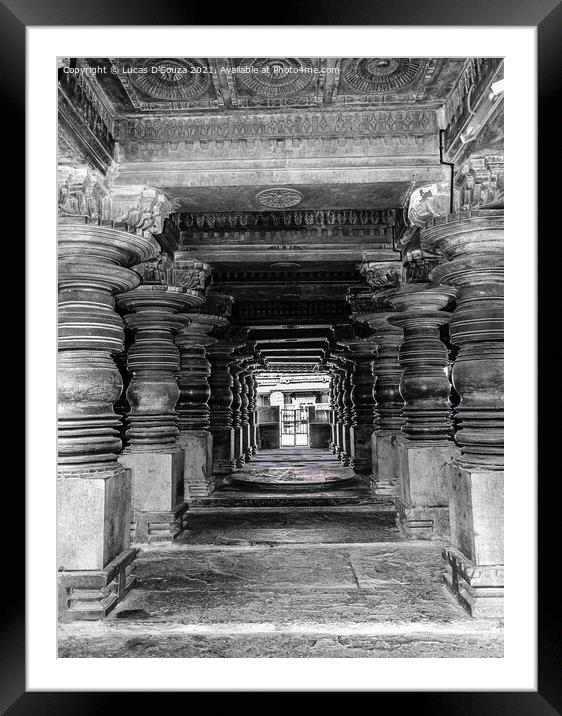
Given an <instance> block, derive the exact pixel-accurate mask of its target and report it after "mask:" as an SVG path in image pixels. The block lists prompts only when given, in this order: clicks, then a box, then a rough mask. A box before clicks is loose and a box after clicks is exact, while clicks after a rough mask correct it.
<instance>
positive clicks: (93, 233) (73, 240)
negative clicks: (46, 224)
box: [57, 217, 160, 266]
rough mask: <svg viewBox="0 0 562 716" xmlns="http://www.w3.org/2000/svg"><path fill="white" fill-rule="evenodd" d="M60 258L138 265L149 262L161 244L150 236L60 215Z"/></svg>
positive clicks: (158, 251) (58, 236) (58, 234)
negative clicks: (62, 217)
mask: <svg viewBox="0 0 562 716" xmlns="http://www.w3.org/2000/svg"><path fill="white" fill-rule="evenodd" d="M57 239H58V253H59V258H61V259H63V258H78V259H80V260H81V261H85V260H86V257H88V259H90V260H94V259H97V260H99V261H101V262H102V263H109V264H116V265H117V266H134V265H135V264H140V263H142V262H143V261H149V260H150V259H153V258H155V257H156V256H158V254H159V253H160V245H159V244H158V242H157V241H156V239H154V238H153V237H152V236H150V235H144V236H140V235H138V234H133V233H128V232H127V231H120V230H118V229H112V228H110V227H108V226H97V225H95V224H87V223H85V222H84V223H82V222H77V220H76V217H70V218H68V219H66V220H63V219H60V218H59V227H58V231H57Z"/></svg>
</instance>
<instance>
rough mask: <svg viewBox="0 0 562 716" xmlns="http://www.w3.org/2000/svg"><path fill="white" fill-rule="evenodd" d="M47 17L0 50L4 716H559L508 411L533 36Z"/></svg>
mask: <svg viewBox="0 0 562 716" xmlns="http://www.w3.org/2000/svg"><path fill="white" fill-rule="evenodd" d="M541 2H542V0H541ZM545 2H546V0H545ZM168 4H169V3H168V0H163V12H164V6H166V7H167V6H168ZM407 4H408V3H405V5H407ZM65 6H66V4H65ZM34 12H35V11H34ZM416 12H417V11H416ZM475 12H476V11H475ZM545 12H546V11H545ZM69 13H70V14H69V15H68V19H67V20H66V21H64V22H59V24H58V26H57V24H56V23H57V21H56V17H58V16H57V15H56V13H55V14H53V16H52V18H50V17H49V18H46V16H45V19H42V20H40V21H39V15H37V16H36V17H37V18H38V20H37V21H34V20H33V17H32V15H33V13H32V12H31V11H29V13H28V17H27V19H26V20H25V26H23V25H22V27H24V30H25V55H26V60H25V78H24V79H25V82H24V83H23V86H25V91H26V101H25V114H26V165H25V172H26V225H25V226H26V252H27V256H26V287H27V288H26V290H27V293H26V312H27V313H26V315H27V318H26V354H27V363H26V376H27V388H26V401H27V403H26V414H27V418H26V420H27V423H26V441H27V442H26V450H27V464H26V470H27V477H26V485H25V490H26V498H25V499H26V505H25V511H26V542H25V549H26V558H25V565H26V567H25V569H26V575H25V582H26V586H25V594H26V604H25V651H26V657H25V664H26V666H25V676H24V675H23V674H22V676H21V678H25V690H26V694H25V696H23V697H21V698H19V699H18V698H17V697H14V698H13V699H12V701H11V703H13V704H14V705H13V706H12V708H11V709H8V711H7V712H6V713H8V714H10V716H20V714H21V715H22V716H24V715H25V716H27V714H28V713H33V714H35V713H38V714H39V713H57V714H59V713H66V712H68V713H71V712H72V713H81V714H82V713H84V714H85V715H86V714H90V713H92V714H93V713H96V712H98V713H99V712H100V710H101V709H102V708H106V705H107V704H108V703H111V701H110V700H109V701H105V702H104V703H105V704H106V705H104V706H103V707H102V706H101V701H98V702H97V704H98V705H97V706H96V701H95V700H92V702H91V703H90V702H87V699H86V700H85V697H86V694H85V693H84V692H86V691H92V692H103V691H110V692H118V691H125V692H131V691H133V692H134V691H145V692H146V691H171V692H173V691H209V692H215V691H216V692H224V691H234V692H236V691H238V692H244V691H258V692H260V691H284V692H290V691H297V692H298V691H376V692H402V691H403V692H408V691H410V692H412V691H413V692H420V694H423V692H426V695H427V696H428V698H427V699H426V700H425V701H424V702H423V703H424V705H423V706H422V705H421V702H420V710H419V713H420V716H421V714H424V713H426V712H427V713H435V714H436V716H438V715H439V714H441V713H443V714H449V713H456V714H457V716H469V714H470V716H474V715H475V714H478V716H492V714H494V716H495V715H496V714H497V716H508V715H509V716H518V715H519V713H521V714H523V713H525V714H527V713H529V714H530V713H533V716H535V714H536V716H551V714H554V715H555V713H557V712H555V711H554V710H552V709H553V708H554V707H556V706H557V705H558V702H557V700H556V699H557V696H556V694H557V688H558V687H556V686H554V685H550V684H549V680H550V679H552V676H553V672H552V668H553V666H554V663H555V662H556V658H555V657H554V652H555V648H554V645H549V646H547V643H548V641H549V639H551V638H552V637H553V634H554V633H555V632H556V624H555V621H554V620H553V619H554V617H552V618H551V617H549V618H548V621H545V618H544V617H543V620H542V621H541V620H540V617H538V615H537V609H538V606H539V593H538V591H537V568H538V566H539V564H540V565H541V570H544V565H545V564H550V565H551V567H550V569H551V571H553V570H554V564H555V562H554V561H553V560H554V554H553V550H552V549H551V547H552V545H553V544H554V543H553V542H552V540H551V539H550V540H548V544H547V547H546V549H543V548H542V547H541V549H543V551H538V545H537V538H538V533H537V531H538V529H539V527H541V529H543V528H545V529H551V528H552V527H553V525H554V524H555V523H556V519H554V520H553V519H552V517H550V518H547V517H546V516H543V517H542V518H541V519H540V520H539V518H538V497H539V489H540V488H541V482H540V480H539V475H538V463H537V459H538V458H537V440H538V439H539V438H541V439H543V438H544V437H545V436H546V434H547V433H543V434H541V431H538V430H537V428H536V424H537V406H536V404H535V403H536V401H537V399H538V395H537V393H538V392H539V391H538V387H537V384H536V382H535V381H536V373H537V360H536V341H537V322H538V302H537V297H536V296H535V293H536V292H537V291H538V289H539V288H540V289H541V291H542V290H543V289H544V290H547V289H548V285H547V284H548V282H541V281H539V280H538V279H537V276H536V272H537V264H538V261H537V252H538V248H537V247H538V243H539V242H538V237H537V234H538V230H537V217H538V206H539V205H541V204H540V202H541V201H544V200H545V197H546V196H547V191H546V190H544V186H543V185H538V184H537V182H538V172H537V166H536V160H537V145H536V137H535V134H536V132H537V122H536V111H537V108H536V106H535V105H537V100H538V104H539V106H540V107H543V106H544V107H546V106H548V105H547V104H544V103H545V101H550V99H551V95H552V90H548V91H546V90H545V85H544V81H543V79H540V73H542V71H543V69H542V68H544V67H545V64H549V66H550V67H551V69H552V67H553V66H555V65H553V62H554V59H553V58H554V57H555V54H556V53H554V51H553V50H552V49H550V50H549V48H551V45H552V41H553V37H554V35H552V30H549V32H550V33H551V34H550V35H549V36H548V37H546V34H545V32H543V34H542V35H541V33H540V27H539V31H537V27H533V24H532V22H531V21H524V18H525V17H527V16H526V15H525V14H524V13H523V10H521V11H519V10H517V11H516V10H514V16H513V18H512V21H511V23H512V24H511V25H510V26H507V25H506V26H502V24H501V17H503V16H501V17H500V16H499V15H494V13H493V11H491V16H490V21H489V24H487V21H486V19H485V17H486V16H485V13H484V12H483V11H482V12H480V10H478V11H477V12H476V14H475V21H474V23H471V24H472V25H473V26H469V24H466V23H465V18H466V13H465V12H464V11H460V10H459V12H458V21H456V22H451V21H450V18H451V17H452V15H451V14H449V16H448V18H449V19H448V20H447V19H445V20H443V22H444V23H445V24H443V25H440V24H439V22H437V19H436V20H435V25H434V26H431V25H430V24H429V23H430V19H431V20H433V18H432V17H431V12H430V13H429V14H428V17H427V20H423V21H420V19H419V18H420V15H419V12H417V14H414V15H413V16H412V25H405V24H404V25H403V26H402V27H399V26H398V25H397V24H396V23H393V22H392V21H391V20H389V21H388V24H387V25H386V26H384V25H381V26H375V25H369V24H365V25H362V24H361V22H360V21H359V19H358V20H357V24H356V25H355V26H354V25H352V24H350V25H349V26H347V27H345V26H343V25H345V23H342V25H340V26H330V25H326V26H321V19H320V18H318V19H316V20H315V21H314V22H316V23H317V25H316V26H315V25H310V26H304V25H301V26H298V25H295V26H294V27H290V26H289V27H287V26H282V25H280V26H273V25H272V26H267V25H264V26H261V27H260V26H239V27H237V26H234V25H226V24H225V25H223V26H215V27H213V26H210V25H208V26H207V25H201V26H197V25H193V26H189V25H184V24H182V23H183V20H182V19H180V17H183V16H181V15H178V19H177V23H173V22H170V23H168V24H167V19H166V20H165V19H164V16H163V18H162V21H161V22H162V25H161V26H156V25H151V24H150V20H148V21H146V18H145V4H144V2H140V0H139V5H138V18H134V17H129V15H127V16H126V17H125V16H124V15H123V14H122V13H121V14H120V11H119V10H117V9H116V10H115V13H114V14H113V17H114V20H113V21H111V20H110V18H111V13H109V14H108V15H107V19H105V18H104V17H102V16H101V15H100V18H99V19H98V18H94V19H92V18H90V17H89V15H88V14H86V15H84V22H83V23H81V22H80V13H81V10H80V9H78V8H74V9H73V10H72V11H70V10H69ZM41 17H43V16H41ZM146 17H148V16H146ZM167 17H168V15H166V18H167ZM350 17H351V15H350ZM395 17H396V8H395V9H394V10H393V11H392V12H389V18H395ZM477 17H480V18H481V21H480V25H479V26H475V25H478V23H477V21H476V19H477ZM529 17H530V16H529ZM117 18H119V19H117ZM492 18H493V19H492ZM136 20H138V22H137V21H136ZM22 22H23V20H22ZM145 22H146V24H143V23H145ZM403 22H407V20H404V21H403ZM96 23H97V24H96ZM416 23H420V24H416ZM447 23H449V24H448V26H447ZM558 27H560V25H558ZM4 34H5V33H4V32H2V35H4ZM14 36H15V35H14ZM9 44H10V43H8V45H9ZM546 52H551V55H550V57H551V60H550V62H547V61H546V59H545V53H546ZM541 53H542V54H541ZM185 54H190V55H193V56H189V57H186V56H184V55H185ZM269 55H271V56H269ZM375 55H382V56H380V57H379V56H375ZM13 66H14V67H16V64H15V63H14V64H13ZM16 71H17V70H14V72H16ZM537 72H538V73H539V74H537ZM4 76H7V77H8V76H9V73H8V74H6V73H5V72H4ZM541 83H543V84H541ZM20 84H21V83H20ZM18 86H19V85H18ZM8 91H10V90H9V88H8ZM545 92H546V93H547V94H548V97H546V94H545ZM14 96H15V95H14ZM10 106H11V105H8V107H10ZM13 106H14V108H15V107H16V104H14V105H13ZM541 111H543V110H541ZM15 112H17V110H15ZM550 115H551V112H550V110H549V116H550ZM18 116H19V115H17V113H14V114H13V122H14V124H16V123H17V117H18ZM554 135H555V132H554V134H553V133H552V132H550V134H549V135H548V136H549V137H551V138H552V142H553V143H552V147H551V151H550V152H549V153H548V154H547V156H548V157H550V160H549V161H550V162H551V163H552V164H555V163H556V152H555V151H554V146H555V137H554ZM13 143H14V145H15V144H16V139H15V135H14V140H13ZM542 151H543V149H541V152H542ZM541 156H542V155H541ZM541 161H543V160H541ZM542 166H543V167H544V161H543V164H542ZM541 186H542V187H543V188H538V187H541ZM551 206H552V208H555V207H554V206H553V205H552V204H551ZM550 213H551V214H552V212H550ZM541 215H542V216H543V217H544V211H543V209H542V205H541ZM554 243H555V238H554V235H551V239H550V245H551V257H550V261H551V263H552V264H554V259H555V253H553V252H552V247H553V244H554ZM543 247H544V241H543ZM543 283H544V286H543V285H542V284H543ZM542 305H543V307H545V306H546V307H547V308H548V307H549V306H551V305H555V303H552V301H551V300H548V301H546V302H545V301H543V304H542ZM543 310H546V308H543ZM545 319H546V313H545V314H542V315H541V320H543V321H544V320H545ZM550 325H551V328H552V325H553V324H550ZM541 330H542V329H541ZM552 335H553V334H552V332H551V338H552ZM504 340H505V342H504ZM548 350H549V351H550V353H549V355H550V356H551V358H550V361H551V364H552V365H555V360H556V353H552V351H553V348H552V345H550V344H549V345H548ZM553 361H554V363H553ZM540 394H541V395H542V396H544V395H547V394H548V395H550V396H551V398H552V386H550V387H549V388H548V389H545V388H541V389H540ZM504 408H505V410H504ZM543 422H545V421H543ZM504 423H505V430H504ZM554 424H555V423H552V425H554ZM547 477H548V480H549V481H550V482H552V481H553V480H554V481H555V475H554V473H551V474H550V475H548V476H547ZM542 496H543V497H544V492H542ZM543 497H542V498H541V499H543ZM550 502H551V504H550V505H549V506H548V507H549V508H550V509H551V511H552V510H553V509H554V506H555V504H556V501H555V499H554V497H553V496H552V497H551V500H550ZM11 504H12V503H11V502H10V501H7V502H6V506H7V507H8V508H10V507H11ZM541 509H542V505H541ZM543 515H546V513H543ZM10 533H11V534H12V531H10ZM14 534H15V533H14ZM541 539H542V538H541ZM549 549H550V552H549ZM547 555H548V556H547ZM13 562H15V563H18V562H19V560H18V559H17V558H16V557H15V555H14V557H13ZM14 581H15V576H14ZM22 593H23V588H22ZM545 594H546V593H545V591H544V590H542V592H541V598H544V596H545ZM550 596H552V594H550ZM22 608H23V605H22ZM547 609H548V607H547ZM12 614H15V610H14V609H13V610H12ZM22 614H23V612H22ZM14 618H15V617H14ZM537 619H538V620H539V621H537ZM6 623H7V625H8V627H7V630H6V633H7V634H8V636H7V641H6V646H5V648H4V649H3V650H2V651H4V650H6V654H8V652H9V650H10V649H11V648H12V647H11V646H10V645H11V644H12V642H11V641H10V637H9V635H10V634H11V633H12V631H11V630H12V626H10V622H9V621H7V622H6ZM14 624H15V622H14ZM14 629H15V627H14ZM13 634H14V640H15V631H13ZM545 639H546V641H545ZM541 640H542V641H541ZM13 643H14V644H15V641H14V642H13ZM548 649H550V651H548ZM13 653H14V654H16V651H14V652H13ZM541 659H542V661H541ZM18 663H19V664H21V661H20V662H18ZM7 664H8V667H7V668H8V670H10V669H12V670H13V671H14V673H15V670H16V661H15V657H14V659H13V664H12V665H10V660H9V659H8V662H7ZM547 664H548V666H547ZM18 668H19V667H18ZM549 670H550V671H549ZM0 673H1V669H0ZM547 676H548V679H547ZM2 679H3V677H1V678H0V681H1V680H2ZM17 683H18V684H21V681H18V682H17ZM19 688H20V692H21V688H23V686H20V687H19ZM12 690H13V691H15V690H16V682H15V681H14V683H13V684H12ZM58 691H62V692H75V693H74V694H72V693H67V695H68V697H69V699H72V700H68V701H67V702H66V705H65V706H64V705H63V701H60V702H59V701H58V700H56V699H57V694H56V692H58ZM537 691H538V693H537ZM27 692H31V693H30V696H32V697H34V698H36V699H40V698H41V697H42V696H43V695H44V694H43V692H50V696H49V698H50V701H40V700H36V701H34V702H31V701H26V699H27V696H28V694H27ZM33 692H36V693H35V694H34V693H33ZM427 692H445V693H442V694H434V695H433V696H435V700H433V697H432V694H431V693H427ZM446 692H451V693H449V694H447V693H446ZM454 692H457V693H454ZM458 692H461V693H460V694H459V693H458ZM512 692H513V693H512ZM100 696H101V697H102V698H103V694H100ZM459 696H462V697H463V699H464V700H463V704H462V706H461V707H459V709H457V710H456V711H455V710H454V709H453V702H454V700H455V699H456V698H458V697H459ZM441 697H443V698H442V699H441ZM465 697H466V698H465ZM519 697H520V700H517V699H518V698H519ZM81 699H82V700H81ZM26 704H27V705H26ZM33 704H36V706H35V705H33ZM59 704H60V708H59ZM537 704H538V705H537ZM543 707H544V708H543ZM2 708H3V704H2V703H0V710H2ZM408 708H410V707H408ZM96 709H97V711H96ZM425 709H428V710H425ZM548 709H550V711H549V710H548ZM561 713H562V712H561Z"/></svg>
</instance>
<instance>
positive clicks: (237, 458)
mask: <svg viewBox="0 0 562 716" xmlns="http://www.w3.org/2000/svg"><path fill="white" fill-rule="evenodd" d="M230 374H231V375H232V430H233V433H234V463H235V467H236V468H237V469H238V470H240V469H241V468H243V467H244V463H245V458H244V445H243V437H242V436H243V423H242V407H243V388H242V383H243V374H244V367H243V366H242V365H240V358H238V357H234V358H233V360H232V361H231V363H230Z"/></svg>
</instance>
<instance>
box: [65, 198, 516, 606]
mask: <svg viewBox="0 0 562 716" xmlns="http://www.w3.org/2000/svg"><path fill="white" fill-rule="evenodd" d="M419 237H420V247H421V248H420V249H419V250H417V251H416V252H411V253H408V251H405V252H403V254H402V260H401V262H365V263H364V264H363V265H362V268H361V274H362V276H363V277H364V281H365V284H364V290H363V292H362V293H360V294H357V293H350V294H349V296H348V302H349V304H350V309H351V319H350V320H349V321H347V322H342V324H338V325H332V326H330V327H329V332H328V334H327V337H326V342H325V347H323V349H322V351H321V357H317V358H315V360H317V365H316V369H317V371H319V372H321V373H323V374H327V375H328V377H329V381H328V383H327V384H326V393H327V401H328V402H327V408H328V410H327V413H326V414H327V415H328V420H327V421H326V422H325V423H324V424H323V425H322V426H321V427H318V425H316V424H315V427H314V430H315V431H316V432H315V433H314V434H315V438H314V440H315V441H316V442H315V443H314V445H312V443H310V446H309V447H308V448H301V449H299V450H298V451H296V452H295V451H294V450H293V451H292V452H291V451H285V452H284V449H283V448H281V447H280V446H278V447H277V448H276V449H275V450H273V451H271V450H269V448H264V446H263V445H262V442H264V441H265V438H266V434H267V435H272V434H275V430H277V428H276V427H275V419H277V420H279V418H272V417H271V416H272V415H274V414H275V411H274V410H272V409H271V406H269V407H268V409H267V410H266V409H264V408H263V407H262V406H260V405H259V401H258V388H259V381H260V374H261V373H263V371H264V370H265V368H266V367H267V366H266V359H264V355H262V353H261V352H260V342H259V340H257V339H256V336H255V335H254V334H252V331H251V330H250V329H249V328H248V327H245V326H243V325H240V324H235V323H234V322H233V320H232V311H233V298H232V296H230V295H226V294H225V295H223V294H220V293H215V292H213V291H212V290H209V287H210V281H211V276H212V272H213V267H212V266H211V265H208V264H206V263H203V262H200V261H195V260H191V259H189V258H188V257H186V256H185V255H184V254H183V253H182V252H176V254H175V255H174V257H173V258H172V257H167V259H166V260H163V257H162V255H160V248H159V246H158V244H157V243H156V241H155V240H154V238H153V237H152V236H151V235H150V234H149V233H148V232H142V231H140V232H135V233H133V232H130V231H124V230H121V229H118V228H109V227H104V226H98V225H94V224H92V225H89V224H79V223H72V222H66V223H65V222H61V226H60V229H59V289H60V299H59V401H60V407H59V493H58V494H59V515H60V518H59V545H60V548H59V569H60V576H59V579H60V608H61V618H62V619H66V620H72V619H76V618H84V617H85V616H86V617H87V618H96V617H103V616H105V615H106V614H108V613H109V612H110V611H111V610H112V609H113V608H114V607H115V606H116V604H117V603H118V602H119V601H121V600H123V599H124V597H125V595H126V594H127V592H128V591H129V590H130V589H131V588H132V587H133V586H134V585H135V574H134V569H135V557H136V555H137V552H138V546H139V545H143V544H147V543H148V544H154V543H160V544H169V543H172V542H174V541H175V540H176V539H177V538H178V536H179V535H181V534H182V533H183V532H184V531H185V530H189V529H190V516H189V514H190V508H191V507H193V506H196V505H204V504H206V503H205V500H208V499H209V498H211V496H213V495H220V494H222V493H225V492H229V493H231V492H232V491H233V490H236V489H239V490H241V491H243V490H246V491H247V490H249V489H250V490H251V489H259V488H260V481H261V482H262V483H263V482H264V475H265V473H268V474H275V470H278V473H279V470H280V469H281V468H282V467H283V465H285V466H284V468H283V469H284V470H285V473H286V474H287V475H288V474H289V473H291V469H292V470H293V472H292V473H291V475H292V477H291V480H289V478H286V479H285V484H284V485H283V484H281V485H279V484H277V483H275V480H273V481H272V482H273V483H275V484H274V487H277V488H279V489H281V488H283V489H292V490H293V491H294V490H295V489H296V490H298V489H299V482H300V483H301V487H302V486H303V485H308V487H309V488H310V485H311V484H313V485H314V486H315V489H316V488H317V489H328V488H329V489H331V490H337V489H341V490H347V489H350V488H353V489H355V488H357V489H361V490H363V491H367V492H368V494H369V495H370V498H371V499H372V500H374V501H377V500H378V501H379V502H380V503H381V504H383V503H384V504H391V505H392V506H393V510H394V512H395V519H396V525H397V526H398V528H399V530H400V533H401V534H402V536H403V538H404V539H406V540H408V539H413V540H437V541H440V542H441V543H442V545H443V564H444V568H443V576H444V580H445V582H446V584H447V585H448V587H449V589H450V590H451V592H452V593H453V594H454V595H456V596H457V597H458V599H459V601H460V602H461V603H462V605H463V606H464V607H465V608H466V609H467V610H468V611H469V613H470V614H472V615H476V616H485V617H488V616H490V617H493V616H499V615H501V610H502V598H503V537H502V534H503V530H502V525H503V517H502V515H503V306H502V303H503V253H502V251H503V212H502V211H501V210H498V209H496V210H487V211H478V210H474V211H472V212H471V213H470V214H467V215H463V214H462V213H461V214H454V215H449V216H446V217H444V218H441V219H439V220H438V221H435V222H433V223H431V222H430V223H429V224H427V225H426V226H425V228H422V230H421V232H420V235H419ZM125 329H126V330H127V336H125ZM125 338H127V340H126V341H125ZM281 339H282V336H281ZM126 345H127V350H125V346H126ZM457 350H458V353H456V351H457ZM455 353H456V356H455V358H454V360H453V358H452V356H453V355H455ZM118 366H119V368H118ZM453 388H454V393H455V395H457V396H458V399H459V402H458V404H456V405H455V407H453V403H452V401H451V391H452V389H453ZM266 407H267V406H266ZM311 414H312V413H311ZM260 415H261V417H260ZM266 416H269V417H267V418H266ZM318 424H320V423H318ZM272 426H273V427H272ZM310 427H311V430H312V424H311V426H310ZM267 431H269V432H267ZM311 436H312V432H311ZM260 448H262V449H261V450H260ZM307 450H308V452H307ZM299 470H300V473H299ZM268 471H269V472H268ZM314 471H316V473H315V472H314ZM322 471H324V473H323V474H324V478H322V479H320V478H318V475H320V473H321V472H322ZM314 474H316V476H317V478H318V479H316V481H315V478H314ZM299 475H300V476H301V478H299ZM307 475H308V477H306V476H307ZM311 475H312V477H310V476H311ZM326 476H328V477H326ZM266 482H267V481H266ZM270 482H271V481H270ZM281 482H282V481H281ZM289 482H291V484H290V485H289ZM262 486H263V485H262ZM270 486H271V485H270Z"/></svg>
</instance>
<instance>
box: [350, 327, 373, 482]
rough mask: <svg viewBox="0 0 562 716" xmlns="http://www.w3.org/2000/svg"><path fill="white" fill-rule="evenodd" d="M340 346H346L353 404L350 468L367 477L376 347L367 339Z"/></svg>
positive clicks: (368, 472) (369, 460)
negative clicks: (348, 354)
mask: <svg viewBox="0 0 562 716" xmlns="http://www.w3.org/2000/svg"><path fill="white" fill-rule="evenodd" d="M342 344H343V345H345V346H347V349H348V351H349V353H350V354H351V356H350V357H351V360H352V366H353V367H352V371H351V373H350V383H351V391H350V398H351V403H352V409H351V427H350V432H349V441H350V442H349V444H350V450H349V452H350V467H351V468H352V469H353V470H354V471H355V472H357V473H359V474H370V473H371V470H372V460H373V457H372V447H371V438H372V433H373V421H374V410H375V399H374V395H373V389H374V385H373V360H374V357H375V354H376V351H377V346H376V344H374V343H373V342H372V341H370V340H367V339H356V340H349V341H342Z"/></svg>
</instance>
